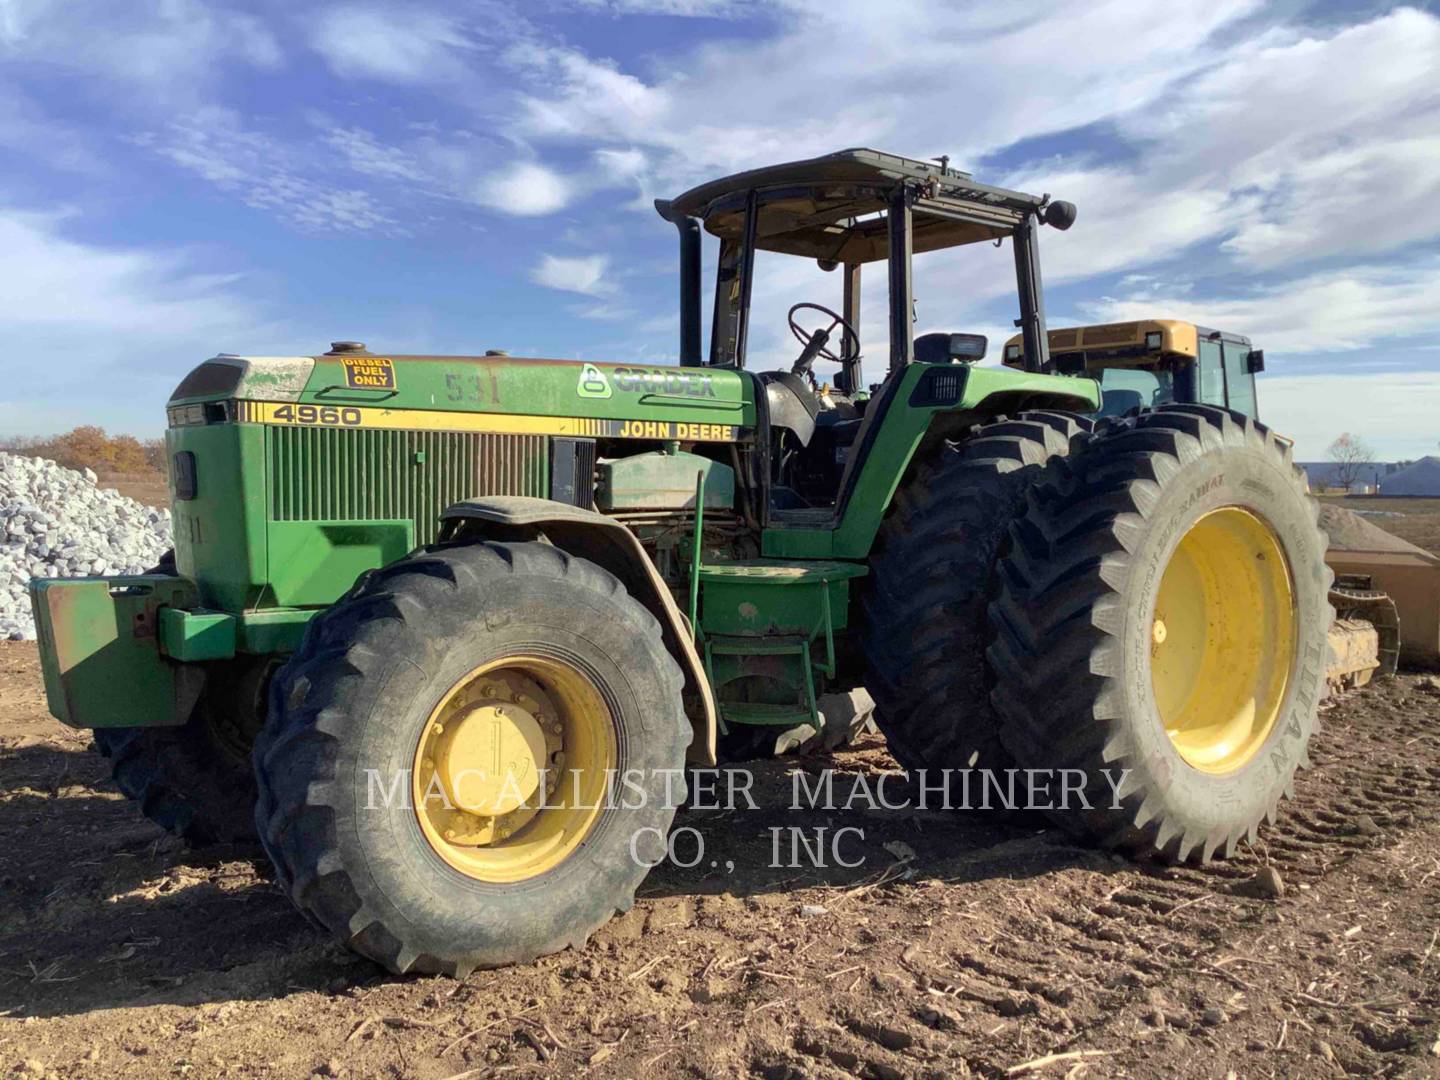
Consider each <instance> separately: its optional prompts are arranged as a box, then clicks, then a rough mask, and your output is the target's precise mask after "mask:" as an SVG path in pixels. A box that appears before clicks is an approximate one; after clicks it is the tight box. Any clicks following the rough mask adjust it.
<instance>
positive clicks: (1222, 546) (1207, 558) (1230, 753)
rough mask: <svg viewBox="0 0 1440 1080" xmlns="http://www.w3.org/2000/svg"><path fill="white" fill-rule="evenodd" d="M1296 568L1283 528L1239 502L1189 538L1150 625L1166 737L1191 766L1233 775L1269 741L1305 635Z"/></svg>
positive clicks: (1207, 519)
mask: <svg viewBox="0 0 1440 1080" xmlns="http://www.w3.org/2000/svg"><path fill="white" fill-rule="evenodd" d="M1297 623H1298V619H1297V614H1296V610H1295V593H1294V587H1293V581H1292V578H1291V574H1290V565H1289V562H1288V561H1287V560H1286V558H1285V553H1284V551H1283V550H1282V549H1281V547H1280V543H1279V541H1278V539H1277V538H1276V535H1275V531H1274V530H1273V529H1272V528H1271V527H1270V525H1269V524H1268V523H1267V522H1266V521H1264V519H1262V518H1260V517H1258V516H1257V515H1255V514H1252V513H1251V512H1250V511H1248V510H1242V509H1241V508H1240V507H1238V506H1227V507H1222V508H1221V509H1219V510H1212V511H1210V512H1209V513H1208V514H1206V515H1204V516H1203V517H1201V518H1200V520H1199V521H1197V522H1195V524H1194V525H1192V526H1190V529H1189V531H1187V532H1186V533H1185V535H1184V536H1183V537H1182V538H1181V540H1180V543H1179V545H1178V546H1177V547H1176V549H1175V552H1174V554H1173V555H1171V557H1170V562H1169V565H1167V566H1166V567H1165V573H1164V576H1163V577H1162V578H1161V579H1160V592H1159V594H1158V596H1157V598H1156V601H1155V613H1154V617H1153V619H1152V621H1151V624H1150V634H1149V639H1150V678H1151V685H1152V687H1153V688H1154V692H1155V704H1156V706H1157V708H1158V709H1159V711H1160V719H1161V722H1162V723H1164V725H1165V733H1166V734H1167V735H1168V736H1169V737H1170V741H1171V743H1172V744H1173V745H1174V747H1175V749H1176V751H1178V752H1179V754H1180V756H1181V757H1182V758H1183V759H1184V760H1185V762H1186V763H1187V764H1189V765H1190V766H1192V767H1193V768H1196V769H1199V770H1200V771H1202V772H1207V773H1216V774H1223V773H1229V772H1233V771H1235V770H1236V769H1239V768H1241V767H1242V766H1244V765H1245V764H1246V763H1247V762H1249V761H1250V759H1251V758H1253V757H1254V756H1255V754H1256V753H1257V752H1258V751H1259V749H1260V747H1261V746H1263V745H1264V743H1265V740H1266V739H1267V738H1268V737H1269V735H1270V732H1271V730H1272V729H1273V728H1274V726H1275V721H1276V718H1277V717H1278V716H1279V714H1280V708H1281V706H1282V705H1283V704H1284V701H1285V691H1286V689H1287V687H1288V686H1289V684H1290V672H1291V669H1292V667H1293V666H1294V660H1295V648H1296V639H1297Z"/></svg>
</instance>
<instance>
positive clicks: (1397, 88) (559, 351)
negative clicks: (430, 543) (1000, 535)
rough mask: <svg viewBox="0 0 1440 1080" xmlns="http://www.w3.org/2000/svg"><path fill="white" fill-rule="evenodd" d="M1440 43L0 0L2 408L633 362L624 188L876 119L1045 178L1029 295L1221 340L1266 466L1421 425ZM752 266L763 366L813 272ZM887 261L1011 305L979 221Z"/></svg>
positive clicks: (879, 15) (1205, 11) (44, 409)
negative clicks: (427, 357) (1239, 355)
mask: <svg viewBox="0 0 1440 1080" xmlns="http://www.w3.org/2000/svg"><path fill="white" fill-rule="evenodd" d="M1437 73H1440V16H1437V13H1436V11H1435V9H1434V8H1433V7H1425V6H1421V7H1387V6H1381V5H1373V4H1364V3H1360V4H1344V5H1341V4H1334V3H1329V4H1315V5H1310V4H1304V3H1285V4H1279V5H1273V6H1265V5H1262V4H1258V3H1255V2H1253V0H1207V2H1205V3H1196V4H1189V3H1184V2H1172V3H1140V2H1136V0H1110V2H1102V3H1096V4H1092V5H1090V6H1089V8H1088V10H1087V11H1085V12H1083V13H1082V12H1081V11H1080V10H1079V9H1076V8H1067V7H1066V6H1064V5H1056V4H1052V3H1041V2H1023V0H1022V2H1017V3H1003V4H1001V3H995V4H958V3H953V2H937V0H888V2H886V3H883V4H881V3H875V2H873V0H780V2H777V3H768V4H761V3H754V2H749V0H530V2H528V3H502V2H498V0H495V2H488V0H482V2H456V0H451V2H448V3H441V2H435V3H429V4H427V3H406V4H400V3H388V4H379V3H343V2H342V3H309V4H295V3H288V4H285V3H267V2H264V0H260V2H251V3H233V4H226V3H219V2H214V3H205V2H201V0H150V2H148V3H147V2H143V0H134V2H127V3H124V4H116V3H113V2H105V0H63V2H62V0H0V327H3V328H4V332H5V336H6V339H7V341H6V346H5V349H4V351H3V354H0V357H3V358H0V373H3V378H0V433H4V434H11V433H41V432H48V431H53V430H58V429H63V428H67V427H70V426H73V425H74V424H77V423H101V424H103V425H105V426H107V427H109V428H110V429H112V430H117V431H131V432H134V433H136V434H141V435H150V434H156V433H158V431H159V429H160V427H161V425H162V422H163V421H162V410H161V407H162V405H163V402H164V399H165V397H166V396H167V395H168V393H169V391H170V389H171V388H172V387H173V385H174V384H175V383H176V382H177V381H178V379H179V378H180V376H181V375H182V374H183V373H184V372H185V371H186V370H187V369H188V368H189V367H191V366H193V364H194V363H196V362H197V361H199V360H200V359H203V358H204V357H206V356H208V355H211V354H213V353H215V352H220V351H229V352H239V353H250V354H280V355H294V354H303V353H311V352H318V351H323V350H324V348H325V347H326V345H327V343H328V342H329V341H331V340H332V339H335V338H358V339H360V340H363V341H366V342H368V343H369V344H370V345H371V347H372V348H373V349H376V350H377V351H386V352H406V351H415V352H421V351H440V352H465V353H478V352H482V351H484V350H485V349H487V348H504V349H508V350H509V351H511V352H512V353H515V354H528V355H548V356H569V357H577V358H585V359H610V360H636V359H642V360H646V361H652V362H666V361H668V360H670V359H672V358H673V356H674V352H675V341H676V330H675V279H674V262H675V237H674V231H673V229H672V228H671V227H670V226H668V225H666V224H665V223H663V222H662V221H661V220H660V219H659V218H658V217H657V216H656V215H655V213H654V211H653V210H652V209H650V205H649V204H650V201H651V200H652V199H653V198H654V197H656V196H668V195H674V194H678V192H679V191H681V190H683V189H684V188H686V187H688V186H690V185H691V184H693V183H695V182H698V181H700V180H702V179H706V178H708V177H711V176H714V175H719V174H723V173H726V172H731V171H734V170H737V169H741V168H747V167H751V166H755V165H759V164H766V163H771V162H775V161H781V160H788V159H792V158H796V157H803V156H808V155H810V154H816V153H824V152H826V151H829V150H834V149H838V148H841V147H845V146H855V145H873V146H877V147H880V148H884V149H888V150H892V151H894V152H898V153H904V154H909V155H911V156H915V157H929V156H935V155H939V154H948V155H950V157H951V159H952V161H953V163H954V164H956V165H958V166H959V167H962V168H967V169H969V170H970V171H972V172H974V173H975V174H976V175H977V176H978V177H980V178H981V179H984V180H988V181H991V182H994V183H999V184H1004V185H1008V186H1013V187H1019V188H1022V189H1026V190H1038V191H1046V192H1051V193H1053V194H1054V195H1055V196H1056V197H1060V198H1067V199H1070V200H1072V201H1074V202H1076V203H1077V204H1078V206H1079V208H1080V217H1079V221H1078V222H1077V224H1076V225H1075V227H1074V228H1073V229H1071V230H1070V232H1068V233H1065V234H1056V233H1050V232H1047V234H1046V235H1045V236H1044V259H1045V272H1046V280H1047V284H1048V303H1049V309H1050V315H1051V324H1052V325H1064V324H1066V323H1074V322H1084V321H1099V320H1109V319H1116V318H1128V317H1132V316H1134V315H1137V314H1147V315H1148V314H1157V315H1174V316H1178V317H1187V318H1194V319H1196V320H1197V321H1201V322H1204V323H1206V324H1208V325H1211V326H1220V327H1224V328H1226V329H1233V330H1236V331H1239V332H1241V333H1246V334H1249V335H1250V336H1251V337H1252V338H1254V339H1255V341H1256V342H1257V344H1259V345H1261V346H1262V347H1264V349H1265V350H1266V355H1267V358H1268V360H1269V366H1270V372H1269V373H1268V374H1267V375H1266V376H1265V377H1264V381H1263V384H1262V389H1261V401H1262V412H1263V414H1264V415H1265V417H1266V419H1268V420H1269V421H1270V422H1271V423H1272V424H1273V425H1275V426H1276V427H1277V428H1279V429H1281V430H1282V431H1285V432H1287V433H1289V434H1290V435H1292V436H1293V437H1295V438H1296V439H1297V443H1298V449H1299V452H1300V454H1301V456H1303V457H1307V458H1314V457H1319V456H1322V455H1323V452H1324V449H1325V446H1326V445H1327V444H1328V443H1329V441H1330V440H1331V439H1332V438H1334V436H1335V435H1337V434H1339V433H1340V431H1342V430H1353V431H1356V432H1358V433H1359V434H1361V435H1362V436H1363V437H1364V438H1366V439H1367V440H1368V441H1369V442H1370V443H1371V444H1372V445H1373V446H1374V447H1375V448H1376V450H1377V451H1378V452H1379V453H1380V454H1381V455H1382V456H1383V457H1388V458H1393V457H1401V456H1404V457H1413V456H1416V455H1419V454H1424V453H1437V452H1440V445H1437V441H1440V76H1437ZM761 269H762V275H763V276H762V279H761V281H760V282H759V284H758V286H757V310H756V316H755V327H756V329H755V331H754V333H755V338H754V340H753V343H752V362H755V363H758V364H760V365H761V366H779V365H781V364H783V363H788V361H789V359H791V358H792V353H793V348H792V346H791V345H790V344H789V343H788V335H787V334H786V333H785V331H784V323H783V313H784V310H785V307H786V306H788V304H789V303H791V302H794V301H796V300H800V299H814V300H818V301H820V302H824V303H831V304H834V303H836V302H837V301H838V299H839V295H838V290H839V283H838V280H836V279H835V278H834V277H833V276H832V277H826V276H825V275H822V274H820V273H819V272H818V271H816V270H815V269H814V267H813V265H812V266H805V265H803V264H794V263H792V264H791V265H787V264H786V263H785V261H784V260H770V261H767V262H766V263H765V264H764V265H762V268H761ZM917 274H918V281H917V290H916V291H917V299H918V317H919V321H920V326H921V329H942V328H943V329H950V330H978V331H981V332H987V333H989V334H991V335H992V339H994V338H1000V337H1003V336H1004V335H1005V334H1007V333H1008V332H1009V324H1010V320H1011V319H1013V317H1014V314H1015V311H1014V298H1013V290H1014V282H1013V274H1012V271H1011V267H1010V262H1009V253H1008V251H995V250H994V249H988V248H978V249H961V250H959V251H955V252H950V253H945V254H941V255H933V256H926V257H923V258H922V259H920V260H917ZM872 280H873V276H872ZM877 335H878V336H877ZM883 335H884V319H883V294H882V291H881V289H880V288H879V287H878V281H877V283H876V285H875V286H872V287H870V288H869V289H868V290H867V307H866V315H865V332H864V338H865V346H866V352H867V355H868V356H870V357H872V358H873V359H872V361H871V362H870V365H869V368H870V371H871V374H872V375H876V374H878V372H879V371H880V369H881V368H882V367H883V357H884V350H885V343H884V336H883ZM996 344H997V345H998V342H997V343H996ZM992 349H993V350H995V351H998V349H995V346H992Z"/></svg>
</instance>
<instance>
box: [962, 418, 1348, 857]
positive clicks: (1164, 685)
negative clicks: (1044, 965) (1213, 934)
mask: <svg viewBox="0 0 1440 1080" xmlns="http://www.w3.org/2000/svg"><path fill="white" fill-rule="evenodd" d="M1317 515H1318V510H1317V507H1316V504H1315V501H1314V499H1312V498H1310V496H1309V494H1308V491H1307V489H1306V486H1305V481H1304V478H1303V475H1302V474H1301V473H1300V471H1299V470H1298V469H1297V468H1296V467H1295V465H1294V463H1293V461H1292V460H1291V454H1290V449H1289V446H1288V445H1286V444H1282V443H1281V442H1280V441H1279V440H1277V439H1276V438H1275V436H1274V435H1273V434H1271V432H1270V431H1269V430H1268V429H1267V428H1266V427H1264V426H1263V425H1261V424H1259V423H1257V422H1256V421H1254V420H1252V419H1249V418H1247V417H1245V416H1243V415H1241V414H1239V413H1232V412H1229V411H1227V410H1224V409H1217V408H1213V407H1209V406H1201V405H1175V406H1167V407H1163V408H1160V409H1156V410H1154V411H1150V412H1145V413H1141V414H1139V415H1137V416H1134V417H1129V418H1126V419H1124V420H1120V421H1112V422H1110V423H1109V424H1108V425H1106V427H1104V428H1103V429H1102V430H1101V431H1099V432H1097V435H1096V437H1095V438H1094V439H1093V440H1092V441H1091V442H1089V443H1088V444H1087V445H1086V446H1085V447H1083V448H1082V449H1080V450H1078V451H1077V453H1076V454H1075V455H1073V456H1072V457H1070V458H1069V459H1067V460H1064V461H1061V462H1058V463H1057V464H1056V465H1055V466H1054V467H1052V468H1051V469H1049V470H1048V471H1047V473H1046V476H1045V477H1044V478H1043V479H1042V480H1041V481H1040V482H1039V483H1037V484H1036V485H1035V486H1034V488H1033V490H1032V491H1031V493H1030V497H1029V507H1028V509H1027V511H1026V513H1025V514H1024V516H1023V517H1021V518H1020V519H1019V520H1017V521H1016V522H1015V524H1014V525H1013V527H1012V528H1011V530H1010V539H1011V543H1010V549H1009V552H1008V554H1007V555H1006V556H1005V557H1004V559H1003V560H1002V561H1001V564H1000V572H999V579H1000V591H999V594H998V596H997V598H996V599H995V601H994V603H993V604H991V606H990V619H991V623H992V626H993V629H994V635H995V636H994V640H993V643H992V644H991V646H990V649H989V653H988V656H989V662H990V667H991V669H992V670H993V671H994V672H995V673H996V679H995V684H994V690H993V693H992V703H993V706H994V709H995V713H996V715H997V716H998V717H999V718H1000V726H999V734H1000V738H1001V741H1002V742H1003V744H1004V746H1005V748H1006V750H1007V751H1008V752H1009V754H1010V755H1012V756H1013V758H1014V760H1015V761H1016V762H1017V763H1018V764H1019V765H1020V766H1021V767H1022V768H1028V769H1038V770H1057V769H1066V770H1078V774H1076V775H1083V777H1084V778H1085V786H1084V796H1085V798H1084V800H1083V802H1084V803H1086V804H1089V806H1090V807H1092V808H1091V809H1088V810H1087V809H1084V808H1083V806H1082V804H1081V800H1078V799H1076V800H1074V801H1073V802H1072V803H1071V805H1069V806H1068V807H1065V808H1055V809H1053V810H1052V811H1051V816H1052V817H1053V818H1054V820H1056V821H1057V823H1059V824H1060V825H1061V826H1062V827H1064V828H1065V829H1066V830H1067V831H1069V832H1071V833H1072V834H1074V835H1076V836H1078V837H1081V838H1083V839H1085V840H1087V841H1091V842H1095V843H1099V844H1101V845H1104V846H1109V847H1117V848H1122V849H1125V850H1129V851H1132V852H1137V853H1144V852H1150V853H1156V854H1159V855H1160V856H1162V857H1165V858H1167V859H1171V860H1177V861H1179V860H1197V859H1198V860H1208V859H1209V858H1211V857H1212V856H1213V855H1215V854H1217V853H1220V854H1226V855H1228V854H1230V852H1231V851H1232V850H1233V849H1234V847H1235V846H1236V844H1238V843H1239V842H1240V841H1241V840H1243V839H1246V838H1249V839H1252V840H1253V839H1254V837H1255V835H1256V829H1257V827H1258V825H1259V824H1260V823H1261V822H1262V821H1265V820H1270V821H1273V820H1274V818H1275V815H1276V811H1277V807H1278V804H1279V802H1280V800H1281V798H1282V797H1283V796H1285V795H1286V794H1287V793H1289V792H1290V791H1291V785H1292V781H1293V777H1294V773H1295V770H1296V769H1297V768H1298V767H1300V766H1301V765H1303V764H1306V763H1308V761H1307V757H1306V749H1307V746H1308V743H1309V739H1310V736H1311V733H1312V731H1313V730H1314V727H1315V723H1316V705H1317V704H1318V702H1319V700H1320V698H1321V696H1322V694H1323V686H1324V677H1325V660H1326V655H1327V645H1326V635H1327V632H1328V629H1329V625H1330V620H1331V617H1332V611H1331V609H1330V606H1329V603H1328V601H1327V591H1328V588H1329V584H1330V579H1331V575H1330V571H1329V569H1328V568H1327V567H1326V565H1325V562H1324V555H1325V544H1326V541H1325V535H1324V533H1323V532H1321V531H1320V529H1319V528H1318V526H1317V524H1316V521H1317ZM1107 774H1108V776H1109V779H1107ZM1122 778H1123V779H1122ZM1112 780H1114V781H1116V784H1117V786H1115V787H1112V786H1111V781H1112Z"/></svg>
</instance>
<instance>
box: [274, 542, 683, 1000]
mask: <svg viewBox="0 0 1440 1080" xmlns="http://www.w3.org/2000/svg"><path fill="white" fill-rule="evenodd" d="M681 685H682V676H681V673H680V669H679V667H678V666H677V665H676V663H675V661H674V659H673V658H672V657H671V656H670V655H669V653H668V652H667V651H666V649H665V646H664V644H663V641H662V639H661V631H660V626H659V624H658V623H657V622H656V621H655V619H654V618H653V617H652V616H651V615H650V614H649V612H647V611H646V610H645V609H644V608H643V607H642V606H641V605H640V604H639V603H637V602H636V601H635V600H634V599H633V598H631V597H630V596H629V595H628V594H627V593H626V592H625V590H624V588H623V586H621V584H620V583H619V582H618V581H617V580H616V579H615V578H614V577H613V576H611V575H610V574H609V573H607V572H606V571H605V570H603V569H601V568H600V567H598V566H596V565H595V564H593V563H590V562H588V561H586V560H584V559H580V558H575V557H573V556H570V555H568V554H566V553H565V552H563V551H561V550H560V549H558V548H555V547H552V546H550V545H548V544H542V543H507V544H500V543H489V544H471V545H447V546H441V547H436V548H432V549H429V550H427V551H424V552H421V553H419V554H417V555H414V556H412V557H410V558H408V559H404V560H401V561H400V562H398V563H394V564H392V565H390V566H388V567H386V568H385V569H383V570H379V571H375V572H373V573H371V574H370V575H368V576H367V577H366V578H363V579H362V580H361V582H360V583H359V584H357V586H356V587H355V589H354V590H352V591H351V592H350V593H349V594H348V595H347V596H346V597H345V598H343V599H342V600H340V601H339V602H338V603H337V604H335V605H334V606H333V607H332V608H330V609H329V610H327V611H326V612H325V613H324V614H322V615H320V616H318V617H317V618H316V620H315V621H314V622H313V623H312V624H311V626H310V628H309V629H308V630H307V633H306V636H305V640H304V642H303V644H302V645H301V647H300V649H299V651H298V652H297V653H296V654H295V656H294V657H293V658H292V660H291V662H290V664H289V666H288V667H286V668H285V669H284V670H283V671H282V672H281V674H280V675H279V676H278V677H277V678H276V680H275V685H274V688H273V690H272V695H271V707H270V719H269V722H268V723H267V725H266V728H265V730H264V732H263V733H262V735H261V738H260V740H259V741H258V742H257V745H256V750H255V765H256V773H257V777H258V779H259V782H260V791H261V797H260V801H259V804H258V807H257V810H256V821H257V824H258V825H259V828H260V833H261V840H262V842H263V843H264V845H265V847H266V850H267V851H268V852H269V854H270V856H271V858H272V860H273V861H274V863H275V866H276V870H277V873H278V876H279V879H280V883H281V885H282V886H283V887H284V888H285V889H286V890H287V892H288V893H289V894H290V897H291V899H292V900H293V901H294V902H295V904H296V905H297V906H298V907H299V908H300V909H301V910H302V911H303V912H305V913H306V914H308V915H309V916H310V917H311V918H312V919H314V920H315V921H316V922H318V923H319V924H321V925H322V926H323V927H325V928H326V929H328V930H329V931H330V932H331V933H333V934H334V935H336V936H337V937H338V938H340V939H341V940H342V941H345V942H346V943H347V944H349V945H350V947H351V948H353V949H355V950H356V951H357V952H360V953H361V954H363V955H365V956H368V957H370V958H371V959H374V960H376V961H377V962H379V963H381V964H383V965H384V966H385V967H387V968H389V969H390V970H391V971H394V972H397V973H401V974H403V973H407V972H441V973H447V974H464V973H466V972H468V971H470V970H472V969H474V968H476V967H494V966H498V965H501V964H507V963H517V962H524V961H527V960H531V959H533V958H535V957H537V956H542V955H545V954H547V953H551V952H555V951H557V950H559V949H562V948H564V947H566V946H567V945H577V946H578V945H581V944H583V943H584V941H585V940H586V938H587V937H588V936H589V935H590V933H592V932H593V931H594V930H595V929H597V928H598V927H599V926H600V925H602V924H603V923H604V922H605V921H606V920H608V919H609V918H610V917H611V916H612V915H613V914H614V913H615V912H616V911H617V910H626V909H628V908H629V906H630V905H631V903H632V902H633V898H634V894H635V889H636V887H637V886H638V885H639V883H640V881H641V880H642V879H643V878H644V876H645V874H646V872H647V871H648V868H649V866H650V865H651V864H652V863H653V862H654V861H655V860H656V856H657V854H658V853H663V851H664V847H665V843H664V840H665V835H666V833H667V831H668V829H669V826H670V823H671V821H672V819H673V817H674V813H675V808H676V806H677V805H678V804H679V803H680V802H681V801H683V799H684V795H685V782H684V772H683V769H684V759H685V749H686V747H687V745H688V744H689V741H690V735H691V729H690V725H689V722H688V721H687V719H686V716H685V713H684V708H683V705H682V702H681Z"/></svg>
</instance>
